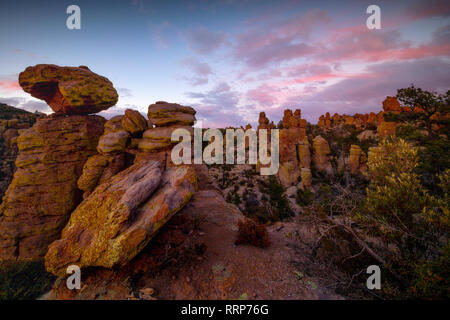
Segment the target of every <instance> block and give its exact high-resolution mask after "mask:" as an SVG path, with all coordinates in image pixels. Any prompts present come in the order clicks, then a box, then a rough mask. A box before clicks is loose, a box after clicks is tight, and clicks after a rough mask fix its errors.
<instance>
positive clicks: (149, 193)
mask: <svg viewBox="0 0 450 320" xmlns="http://www.w3.org/2000/svg"><path fill="white" fill-rule="evenodd" d="M196 188H197V174H196V172H195V170H194V169H193V168H192V167H187V166H178V167H171V168H169V169H167V170H166V171H165V172H164V171H163V166H162V165H161V163H160V162H158V161H141V162H138V163H136V164H134V165H133V166H131V167H129V168H128V169H126V170H124V171H122V172H120V173H118V174H117V175H115V176H114V177H112V178H111V179H110V180H108V181H106V182H105V183H103V184H101V185H99V186H98V187H97V188H96V189H95V190H94V191H93V192H92V193H91V194H90V195H89V196H88V197H87V198H86V199H85V200H84V201H83V202H82V203H81V204H80V205H79V206H78V207H77V208H76V209H75V211H73V213H72V215H71V217H70V220H69V222H68V224H67V225H66V227H65V228H64V230H63V232H62V234H61V239H60V240H56V241H55V242H53V243H52V244H51V245H50V246H49V250H48V252H47V254H46V256H45V266H46V268H47V270H48V271H49V272H51V273H53V274H55V275H61V276H62V275H64V274H65V273H66V268H67V266H69V265H71V264H76V265H78V266H79V267H88V266H101V267H107V268H110V267H113V266H116V265H125V264H126V263H128V262H129V261H130V260H131V259H132V258H133V257H135V256H136V255H137V254H138V253H139V252H140V251H141V250H142V249H143V248H144V247H145V246H146V245H147V243H148V242H149V241H150V240H151V239H152V237H153V236H154V235H155V233H156V232H157V231H158V229H159V228H160V227H161V226H163V225H164V224H165V223H166V222H167V221H168V220H169V219H170V218H171V217H172V216H173V215H174V214H175V213H176V212H178V211H179V210H180V209H181V208H182V207H183V206H184V205H185V204H186V203H187V202H188V201H189V199H190V198H191V196H192V195H193V193H194V192H195V190H196Z"/></svg>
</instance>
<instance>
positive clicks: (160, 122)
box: [147, 101, 195, 127]
mask: <svg viewBox="0 0 450 320" xmlns="http://www.w3.org/2000/svg"><path fill="white" fill-rule="evenodd" d="M147 116H148V119H149V120H150V121H151V123H152V124H154V125H155V126H156V127H163V126H169V125H182V126H192V125H193V124H194V122H195V110H194V109H193V108H191V107H185V106H182V105H179V104H177V103H168V102H165V101H158V102H156V103H154V104H151V105H150V106H149V107H148V114H147Z"/></svg>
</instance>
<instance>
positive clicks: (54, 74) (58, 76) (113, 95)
mask: <svg viewBox="0 0 450 320" xmlns="http://www.w3.org/2000/svg"><path fill="white" fill-rule="evenodd" d="M19 84H20V86H21V87H22V88H23V90H24V91H25V92H28V93H29V94H31V95H32V96H33V97H35V98H38V99H41V100H44V101H45V102H47V104H48V105H49V106H50V107H51V108H52V110H53V111H55V112H57V113H64V114H89V113H96V112H100V111H102V110H106V109H108V108H109V107H112V106H113V105H115V104H116V103H117V99H118V95H117V91H116V90H115V89H114V87H113V85H112V83H111V82H110V81H109V80H108V79H106V78H105V77H102V76H100V75H98V74H96V73H94V72H92V71H91V70H89V68H88V67H85V66H80V67H78V68H77V67H59V66H55V65H51V64H38V65H36V66H34V67H28V68H26V69H25V71H23V72H22V73H20V74H19Z"/></svg>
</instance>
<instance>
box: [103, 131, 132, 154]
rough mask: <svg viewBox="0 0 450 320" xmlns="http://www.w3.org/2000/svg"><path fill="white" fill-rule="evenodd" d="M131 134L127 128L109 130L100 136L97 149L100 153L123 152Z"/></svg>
mask: <svg viewBox="0 0 450 320" xmlns="http://www.w3.org/2000/svg"><path fill="white" fill-rule="evenodd" d="M129 138H130V134H129V133H128V132H127V131H125V130H119V131H115V132H109V133H106V134H104V135H102V136H101V137H100V140H99V142H98V147H97V150H98V152H100V153H113V152H123V151H125V148H126V146H127V142H128V140H129Z"/></svg>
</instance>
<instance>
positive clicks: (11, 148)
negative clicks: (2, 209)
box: [0, 103, 40, 203]
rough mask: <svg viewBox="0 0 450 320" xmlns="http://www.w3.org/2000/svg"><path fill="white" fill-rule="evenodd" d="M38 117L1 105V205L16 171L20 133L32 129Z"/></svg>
mask: <svg viewBox="0 0 450 320" xmlns="http://www.w3.org/2000/svg"><path fill="white" fill-rule="evenodd" d="M38 116H40V115H39V114H35V113H30V112H27V111H24V110H21V109H17V108H14V107H11V106H8V105H6V104H2V103H0V155H1V156H0V203H1V202H2V198H3V195H4V194H5V191H6V189H7V188H8V186H9V184H10V183H11V181H12V178H13V175H14V172H15V171H16V166H15V164H14V162H15V161H16V157H17V153H18V150H17V137H18V136H19V132H20V131H21V130H23V129H28V128H30V127H31V126H32V125H33V123H34V122H35V121H36V118H37V117H38Z"/></svg>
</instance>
